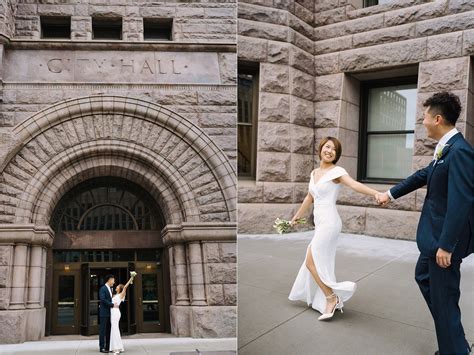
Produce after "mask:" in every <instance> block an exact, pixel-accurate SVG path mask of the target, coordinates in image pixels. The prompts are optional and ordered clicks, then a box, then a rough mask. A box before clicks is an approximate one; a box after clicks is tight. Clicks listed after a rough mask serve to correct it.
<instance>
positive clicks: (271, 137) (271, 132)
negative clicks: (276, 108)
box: [258, 122, 291, 152]
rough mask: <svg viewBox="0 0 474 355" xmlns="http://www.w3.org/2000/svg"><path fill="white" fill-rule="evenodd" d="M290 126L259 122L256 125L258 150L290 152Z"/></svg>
mask: <svg viewBox="0 0 474 355" xmlns="http://www.w3.org/2000/svg"><path fill="white" fill-rule="evenodd" d="M289 126H290V125H289V124H282V123H270V122H260V123H259V125H258V129H259V134H258V150H259V151H273V152H289V151H290V143H291V138H290V127H289Z"/></svg>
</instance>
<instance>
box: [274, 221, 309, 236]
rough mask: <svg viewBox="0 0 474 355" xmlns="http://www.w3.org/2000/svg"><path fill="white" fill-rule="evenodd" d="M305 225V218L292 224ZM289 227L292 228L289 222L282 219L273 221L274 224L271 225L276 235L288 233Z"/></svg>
mask: <svg viewBox="0 0 474 355" xmlns="http://www.w3.org/2000/svg"><path fill="white" fill-rule="evenodd" d="M305 223H306V218H299V219H297V220H296V221H295V222H294V224H305ZM291 227H292V225H291V222H290V221H287V220H286V219H283V218H277V219H275V224H274V225H273V228H275V229H276V231H277V232H278V234H283V233H288V231H289V230H290V229H291Z"/></svg>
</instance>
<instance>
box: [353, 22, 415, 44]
mask: <svg viewBox="0 0 474 355" xmlns="http://www.w3.org/2000/svg"><path fill="white" fill-rule="evenodd" d="M414 36H415V24H407V25H402V26H396V27H389V28H383V29H380V30H375V31H369V32H363V33H357V34H355V35H354V36H353V44H354V47H367V46H372V45H375V44H382V43H387V42H397V41H402V40H406V39H411V38H413V37H414Z"/></svg>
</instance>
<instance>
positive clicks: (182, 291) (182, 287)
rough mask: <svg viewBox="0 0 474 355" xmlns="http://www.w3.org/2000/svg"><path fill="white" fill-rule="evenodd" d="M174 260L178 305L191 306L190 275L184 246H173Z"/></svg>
mask: <svg viewBox="0 0 474 355" xmlns="http://www.w3.org/2000/svg"><path fill="white" fill-rule="evenodd" d="M173 258H174V267H175V276H176V280H175V284H176V305H177V306H187V305H189V291H188V275H187V270H186V251H185V246H184V245H183V244H176V245H174V246H173Z"/></svg>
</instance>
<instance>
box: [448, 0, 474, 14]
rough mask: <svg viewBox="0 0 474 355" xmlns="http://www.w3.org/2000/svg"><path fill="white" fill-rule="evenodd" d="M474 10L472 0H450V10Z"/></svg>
mask: <svg viewBox="0 0 474 355" xmlns="http://www.w3.org/2000/svg"><path fill="white" fill-rule="evenodd" d="M470 10H474V2H472V1H471V0H449V5H448V12H449V13H453V12H464V11H470Z"/></svg>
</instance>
